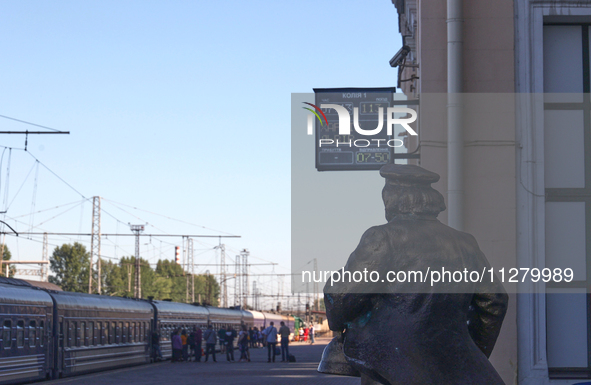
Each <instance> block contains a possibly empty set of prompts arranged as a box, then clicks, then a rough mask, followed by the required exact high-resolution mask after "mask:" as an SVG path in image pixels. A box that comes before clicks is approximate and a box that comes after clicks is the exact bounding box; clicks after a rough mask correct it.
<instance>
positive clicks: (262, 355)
mask: <svg viewBox="0 0 591 385" xmlns="http://www.w3.org/2000/svg"><path fill="white" fill-rule="evenodd" d="M329 341H330V339H328V338H320V339H317V340H316V343H315V344H314V345H310V344H307V343H298V342H293V343H291V344H290V346H289V350H290V353H291V354H293V355H294V356H295V357H296V362H295V363H294V362H290V363H284V362H280V361H281V356H276V357H275V359H276V362H275V363H267V349H263V348H258V349H250V355H251V362H235V363H228V362H227V360H226V355H225V354H216V357H217V362H213V361H212V359H211V357H210V358H209V361H208V362H203V360H202V362H178V363H171V362H170V361H165V362H160V363H156V364H150V365H142V366H135V367H131V368H125V369H119V370H111V371H107V372H101V373H95V374H90V375H86V376H81V377H73V378H67V379H62V380H55V381H47V382H41V383H40V384H48V385H58V384H59V385H62V384H64V385H65V384H67V385H105V384H110V385H146V384H162V385H189V384H191V385H194V384H205V385H229V384H232V385H234V384H236V385H280V384H281V385H296V384H297V385H300V384H301V385H316V384H318V385H359V384H360V383H361V381H360V379H359V378H355V377H343V376H332V375H326V374H320V373H318V372H317V371H316V368H317V367H318V362H319V361H320V358H321V356H322V351H323V350H324V347H325V346H326V344H327V343H328V342H329ZM234 357H235V358H236V359H238V358H239V357H240V352H239V351H238V350H237V351H235V353H234Z"/></svg>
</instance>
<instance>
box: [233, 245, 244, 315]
mask: <svg viewBox="0 0 591 385" xmlns="http://www.w3.org/2000/svg"><path fill="white" fill-rule="evenodd" d="M234 266H235V270H234V271H235V272H234V306H238V305H240V297H239V296H240V294H241V293H242V290H240V283H241V282H242V280H241V279H240V255H237V256H236V264H235V265H234Z"/></svg>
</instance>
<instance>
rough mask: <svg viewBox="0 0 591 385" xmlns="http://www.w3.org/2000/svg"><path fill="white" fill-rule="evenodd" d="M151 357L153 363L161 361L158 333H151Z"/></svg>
mask: <svg viewBox="0 0 591 385" xmlns="http://www.w3.org/2000/svg"><path fill="white" fill-rule="evenodd" d="M152 356H153V357H154V361H162V360H163V358H162V350H160V333H158V331H157V330H156V331H154V332H152Z"/></svg>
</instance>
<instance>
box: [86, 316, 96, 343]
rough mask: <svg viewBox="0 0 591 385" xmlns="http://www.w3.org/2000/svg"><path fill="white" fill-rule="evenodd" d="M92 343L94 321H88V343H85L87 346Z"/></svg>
mask: <svg viewBox="0 0 591 385" xmlns="http://www.w3.org/2000/svg"><path fill="white" fill-rule="evenodd" d="M94 344H95V343H94V322H89V323H88V344H86V345H87V346H88V345H90V346H93V345H94Z"/></svg>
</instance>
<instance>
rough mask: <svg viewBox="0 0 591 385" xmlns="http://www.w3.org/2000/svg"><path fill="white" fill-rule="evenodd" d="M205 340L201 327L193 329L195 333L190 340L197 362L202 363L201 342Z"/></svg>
mask: <svg viewBox="0 0 591 385" xmlns="http://www.w3.org/2000/svg"><path fill="white" fill-rule="evenodd" d="M202 340H203V334H202V332H201V328H200V327H199V326H194V327H193V332H192V333H191V336H190V338H189V341H192V342H193V343H192V345H191V349H192V353H191V354H193V355H195V362H201V342H202Z"/></svg>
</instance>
